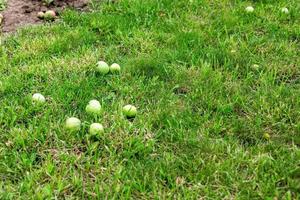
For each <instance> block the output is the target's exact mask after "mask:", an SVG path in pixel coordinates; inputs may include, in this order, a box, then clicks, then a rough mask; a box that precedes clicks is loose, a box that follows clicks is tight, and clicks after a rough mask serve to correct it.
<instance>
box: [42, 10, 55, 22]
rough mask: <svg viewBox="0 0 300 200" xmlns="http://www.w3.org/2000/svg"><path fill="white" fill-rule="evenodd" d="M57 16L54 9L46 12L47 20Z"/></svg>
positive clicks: (45, 17)
mask: <svg viewBox="0 0 300 200" xmlns="http://www.w3.org/2000/svg"><path fill="white" fill-rule="evenodd" d="M55 17H56V13H55V11H53V10H48V11H46V12H45V14H44V19H46V20H54V19H55Z"/></svg>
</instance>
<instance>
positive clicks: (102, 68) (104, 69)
mask: <svg viewBox="0 0 300 200" xmlns="http://www.w3.org/2000/svg"><path fill="white" fill-rule="evenodd" d="M96 71H97V72H99V73H101V74H107V73H108V72H109V66H108V64H107V63H106V62H104V61H99V62H98V63H97V67H96Z"/></svg>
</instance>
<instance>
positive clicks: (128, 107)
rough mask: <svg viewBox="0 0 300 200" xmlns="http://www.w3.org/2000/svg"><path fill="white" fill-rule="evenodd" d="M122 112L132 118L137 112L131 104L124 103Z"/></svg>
mask: <svg viewBox="0 0 300 200" xmlns="http://www.w3.org/2000/svg"><path fill="white" fill-rule="evenodd" d="M123 114H124V115H125V116H126V117H128V118H133V117H135V116H136V114H137V109H136V107H135V106H133V105H130V104H129V105H126V106H124V107H123Z"/></svg>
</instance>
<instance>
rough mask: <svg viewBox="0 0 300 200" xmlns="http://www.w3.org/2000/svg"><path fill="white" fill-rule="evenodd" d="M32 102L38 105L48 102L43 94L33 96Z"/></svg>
mask: <svg viewBox="0 0 300 200" xmlns="http://www.w3.org/2000/svg"><path fill="white" fill-rule="evenodd" d="M32 102H34V103H38V104H43V103H45V102H46V99H45V97H44V96H43V95H42V94H40V93H35V94H33V95H32Z"/></svg>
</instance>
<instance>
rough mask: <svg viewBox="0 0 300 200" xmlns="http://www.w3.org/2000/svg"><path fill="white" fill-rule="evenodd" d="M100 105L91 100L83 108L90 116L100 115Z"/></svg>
mask: <svg viewBox="0 0 300 200" xmlns="http://www.w3.org/2000/svg"><path fill="white" fill-rule="evenodd" d="M101 108H102V107H101V104H100V102H99V101H97V100H91V101H90V102H89V103H88V105H87V106H86V107H85V111H86V112H87V113H88V114H91V115H99V114H101Z"/></svg>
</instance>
